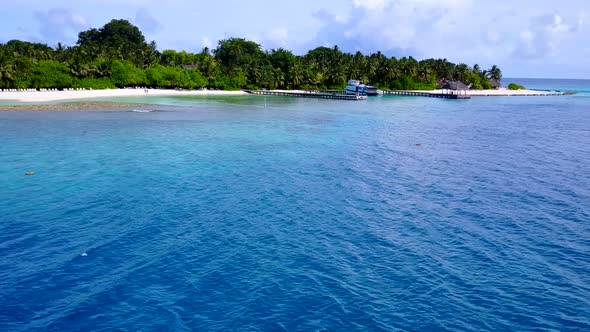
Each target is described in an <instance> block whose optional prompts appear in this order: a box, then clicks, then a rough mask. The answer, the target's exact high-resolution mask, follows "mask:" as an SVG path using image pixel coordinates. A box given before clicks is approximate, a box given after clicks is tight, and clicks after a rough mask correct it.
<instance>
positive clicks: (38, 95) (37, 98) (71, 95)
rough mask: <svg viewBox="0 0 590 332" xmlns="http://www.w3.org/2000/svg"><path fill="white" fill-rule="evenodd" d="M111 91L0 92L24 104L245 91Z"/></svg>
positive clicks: (5, 98) (2, 96) (0, 95)
mask: <svg viewBox="0 0 590 332" xmlns="http://www.w3.org/2000/svg"><path fill="white" fill-rule="evenodd" d="M147 91H148V92H147V93H146V91H145V90H144V89H110V90H78V91H17V92H6V91H2V92H0V101H16V102H23V103H45V102H54V101H62V100H75V99H95V98H116V97H146V96H242V95H245V94H246V93H245V92H244V91H219V90H160V89H148V90H147Z"/></svg>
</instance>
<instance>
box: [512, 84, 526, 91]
mask: <svg viewBox="0 0 590 332" xmlns="http://www.w3.org/2000/svg"><path fill="white" fill-rule="evenodd" d="M508 89H510V90H524V89H525V87H524V86H522V85H518V84H516V83H510V84H508Z"/></svg>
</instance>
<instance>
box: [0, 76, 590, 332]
mask: <svg viewBox="0 0 590 332" xmlns="http://www.w3.org/2000/svg"><path fill="white" fill-rule="evenodd" d="M537 83H538V84H539V85H540V86H547V85H551V82H549V83H547V82H540V83H539V82H537ZM570 83H571V82H570ZM564 84H565V83H564ZM575 84H577V88H578V91H580V92H581V93H579V94H578V95H576V96H567V97H496V98H494V97H490V98H473V99H471V100H466V101H457V100H439V99H427V98H416V97H394V96H385V97H375V98H371V99H370V100H368V101H361V102H343V101H329V100H328V101H327V100H313V99H290V98H281V97H260V96H254V97H230V98H162V97H159V98H156V97H154V98H152V99H146V98H144V99H141V100H140V99H136V100H137V101H144V102H145V101H146V100H147V101H150V102H153V103H158V104H159V105H160V106H157V107H152V108H150V109H149V110H152V111H151V112H146V110H144V111H143V112H141V111H142V110H136V111H105V110H96V111H81V112H20V113H16V112H0V331H90V330H92V331H107V330H108V331H113V330H115V331H191V330H194V331H589V330H590V95H589V94H588V93H584V92H583V91H590V88H589V84H588V83H587V81H577V83H575ZM566 85H567V84H565V85H564V86H566ZM529 86H530V84H529ZM531 87H535V86H531ZM555 88H559V86H558V87H555ZM138 111H140V112H138ZM27 171H34V172H35V175H34V176H25V174H24V173H25V172H27Z"/></svg>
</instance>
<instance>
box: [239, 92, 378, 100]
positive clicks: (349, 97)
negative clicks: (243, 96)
mask: <svg viewBox="0 0 590 332" xmlns="http://www.w3.org/2000/svg"><path fill="white" fill-rule="evenodd" d="M244 91H245V92H246V93H249V94H252V95H263V96H287V97H300V98H319V99H336V100H366V99H367V96H362V95H347V94H344V93H337V92H320V91H311V90H310V91H305V92H295V91H294V92H291V91H276V90H244Z"/></svg>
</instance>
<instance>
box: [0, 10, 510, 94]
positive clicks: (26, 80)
mask: <svg viewBox="0 0 590 332" xmlns="http://www.w3.org/2000/svg"><path fill="white" fill-rule="evenodd" d="M491 78H495V79H497V80H498V81H499V80H500V79H501V78H502V74H501V71H500V69H499V68H498V67H497V66H494V67H492V68H491V69H490V70H487V71H484V70H482V69H481V68H480V67H479V66H478V65H474V66H473V67H469V66H467V65H466V64H453V63H451V62H449V61H447V60H446V59H427V60H422V61H418V60H416V59H414V58H412V57H409V58H406V57H404V58H400V59H397V58H394V57H392V58H388V57H386V56H385V55H383V54H382V53H381V52H377V53H374V54H371V55H369V56H366V55H364V54H362V53H360V52H357V53H355V54H350V53H345V52H342V51H341V50H340V49H338V47H337V46H335V47H333V48H328V47H318V48H316V49H313V50H311V51H309V52H308V53H307V54H305V55H303V56H296V55H294V54H293V53H292V52H291V51H288V50H285V49H273V50H271V51H264V50H262V48H261V47H260V45H258V44H257V43H255V42H252V41H248V40H244V39H240V38H230V39H226V40H222V41H220V42H219V44H218V46H217V48H216V49H214V50H212V51H211V50H209V49H207V48H205V49H203V50H202V51H201V52H200V53H188V52H185V51H181V52H177V51H174V50H165V51H163V52H159V51H158V50H157V47H156V43H155V42H151V43H148V42H147V41H146V40H145V37H144V36H143V34H142V33H141V31H140V30H139V29H138V28H137V27H135V26H133V25H132V24H130V23H129V22H128V21H125V20H113V21H111V22H109V23H108V24H106V25H105V26H104V27H102V28H100V29H90V30H88V31H83V32H81V33H80V34H79V36H78V42H77V43H76V45H75V46H72V47H66V46H64V45H62V44H61V43H59V44H58V45H57V46H56V47H54V48H52V47H49V46H47V45H44V44H38V43H29V42H23V41H18V40H12V41H9V42H8V43H6V44H0V88H3V89H6V88H8V89H30V88H36V89H39V88H54V89H64V88H92V89H106V88H114V87H119V88H122V87H144V86H147V87H153V88H181V89H200V88H211V89H224V90H235V89H242V88H250V89H258V88H268V89H275V88H282V89H343V88H344V87H345V85H346V82H347V80H348V79H360V80H362V81H363V82H365V83H370V84H373V85H376V86H378V87H380V88H385V89H421V90H422V89H434V88H437V87H438V86H439V85H440V83H441V82H442V81H443V80H446V79H454V80H461V81H463V82H465V83H466V84H471V85H472V88H473V89H482V88H491V84H490V79H491Z"/></svg>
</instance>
